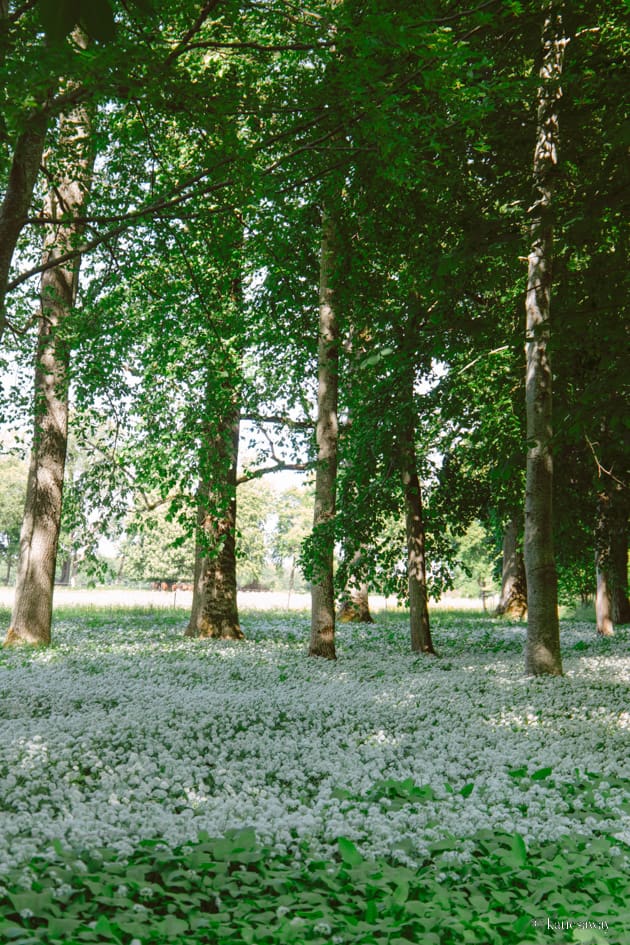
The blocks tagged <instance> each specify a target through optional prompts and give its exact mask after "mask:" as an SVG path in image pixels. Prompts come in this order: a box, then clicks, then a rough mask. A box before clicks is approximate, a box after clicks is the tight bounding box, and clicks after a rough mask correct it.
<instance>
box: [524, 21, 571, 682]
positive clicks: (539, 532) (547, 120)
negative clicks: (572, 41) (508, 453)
mask: <svg viewBox="0 0 630 945" xmlns="http://www.w3.org/2000/svg"><path fill="white" fill-rule="evenodd" d="M565 45H566V38H565V33H564V27H563V21H562V6H561V4H558V3H552V4H551V5H550V7H549V10H548V13H547V15H546V17H545V23H544V28H543V35H542V65H541V67H540V86H539V90H538V122H537V140H536V147H535V151H534V195H535V200H534V203H533V205H532V208H531V210H530V214H531V240H532V244H531V250H530V253H529V257H528V273H527V295H526V303H525V305H526V315H527V318H526V347H525V350H526V361H527V379H526V400H525V402H526V408H527V443H528V450H527V479H526V487H525V571H526V576H527V610H528V623H527V649H526V660H525V666H526V672H527V673H529V674H532V675H536V676H538V675H541V674H552V675H561V673H562V659H561V656H560V627H559V622H558V589H557V577H556V567H555V561H554V552H553V516H552V495H553V457H552V448H553V447H552V435H553V427H552V400H551V397H552V373H551V364H550V359H549V339H550V335H551V322H550V317H551V311H550V305H551V287H552V260H553V212H554V205H553V192H554V182H555V177H556V174H557V166H558V144H559V117H558V109H559V103H560V98H561V95H562V89H561V86H560V80H561V77H562V67H563V60H564V51H565Z"/></svg>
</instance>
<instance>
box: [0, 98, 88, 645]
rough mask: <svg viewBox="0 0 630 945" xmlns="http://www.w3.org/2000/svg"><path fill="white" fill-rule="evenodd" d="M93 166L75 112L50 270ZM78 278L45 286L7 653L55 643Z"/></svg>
mask: <svg viewBox="0 0 630 945" xmlns="http://www.w3.org/2000/svg"><path fill="white" fill-rule="evenodd" d="M53 158H54V160H53ZM93 163H94V152H93V140H92V129H91V121H90V115H89V112H88V110H87V108H86V107H85V106H83V105H79V106H75V108H73V110H72V111H71V112H69V113H68V114H67V115H62V116H61V117H60V121H59V130H58V138H57V149H56V153H55V155H54V156H53V155H49V156H48V159H47V164H48V168H49V173H50V175H51V177H52V179H53V180H54V182H55V185H54V186H51V189H50V191H49V193H48V196H47V198H46V206H45V212H46V215H47V216H49V217H51V218H52V219H62V218H64V222H63V223H59V224H55V225H50V226H48V228H47V232H46V236H45V240H44V261H45V262H51V261H54V260H55V259H56V258H58V257H59V256H61V255H62V254H63V253H66V252H67V251H68V250H69V249H70V248H71V247H72V246H73V245H74V242H75V241H76V239H77V236H78V235H80V232H81V227H80V226H79V225H76V224H73V223H72V217H77V218H78V217H81V216H83V214H84V210H85V206H86V203H87V199H88V195H89V190H90V186H91V178H92V168H93ZM78 278H79V259H78V258H77V259H76V260H75V261H74V262H71V263H64V264H63V265H59V266H55V267H54V268H50V269H47V270H45V271H44V272H43V274H42V278H41V285H40V305H41V310H40V321H39V332H38V340H37V351H36V362H35V398H34V429H33V446H32V450H31V460H30V467H29V474H28V483H27V491H26V501H25V509H24V520H23V524H22V531H21V535H20V552H19V562H18V571H17V583H16V590H15V601H14V605H13V613H12V616H11V626H10V628H9V631H8V633H7V636H6V639H5V645H11V644H34V645H46V644H48V643H50V634H51V618H52V599H53V588H54V580H55V566H56V561H57V547H58V542H59V529H60V525H61V511H62V495H63V477H64V468H65V459H66V447H67V440H68V364H69V347H68V343H67V340H66V338H65V335H64V327H65V323H66V322H67V320H68V317H69V315H70V313H71V311H72V307H73V305H74V300H75V296H76V291H77V286H78Z"/></svg>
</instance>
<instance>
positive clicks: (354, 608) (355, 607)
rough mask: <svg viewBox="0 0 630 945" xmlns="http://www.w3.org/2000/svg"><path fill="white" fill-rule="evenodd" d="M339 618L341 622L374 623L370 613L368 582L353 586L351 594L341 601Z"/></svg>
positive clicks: (338, 612)
mask: <svg viewBox="0 0 630 945" xmlns="http://www.w3.org/2000/svg"><path fill="white" fill-rule="evenodd" d="M337 619H338V620H339V621H340V622H341V623H374V618H373V617H372V614H371V613H370V599H369V595H368V587H367V584H360V585H359V587H357V588H352V590H351V591H350V593H349V595H348V596H347V597H346V598H345V600H342V602H341V605H340V607H339V609H338V611H337Z"/></svg>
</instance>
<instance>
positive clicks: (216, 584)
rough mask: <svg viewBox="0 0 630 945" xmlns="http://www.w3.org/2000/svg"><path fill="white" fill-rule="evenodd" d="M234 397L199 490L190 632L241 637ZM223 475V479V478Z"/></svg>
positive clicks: (214, 636)
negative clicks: (211, 469) (208, 475)
mask: <svg viewBox="0 0 630 945" xmlns="http://www.w3.org/2000/svg"><path fill="white" fill-rule="evenodd" d="M238 413H239V412H238V407H237V405H236V402H235V400H234V401H233V403H232V408H231V411H230V412H228V413H226V414H225V415H224V417H223V419H222V422H221V424H220V427H219V430H218V432H217V434H216V436H215V437H213V438H212V442H211V444H210V455H211V457H212V460H211V463H212V467H214V470H215V471H214V473H213V475H212V477H211V478H212V482H211V483H210V479H209V478H206V483H205V485H203V486H202V488H201V489H200V494H199V509H198V533H197V541H196V546H195V577H194V585H193V602H192V609H191V614H190V621H189V623H188V627H187V629H186V636H188V637H203V638H209V637H211V638H214V639H223V640H242V639H243V633H242V631H241V628H240V624H239V619H238V605H237V600H236V474H237V463H238V438H239V420H238ZM219 477H221V479H222V481H221V482H219Z"/></svg>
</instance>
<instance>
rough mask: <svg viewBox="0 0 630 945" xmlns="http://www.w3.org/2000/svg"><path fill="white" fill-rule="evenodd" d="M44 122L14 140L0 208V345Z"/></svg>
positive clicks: (33, 122) (33, 123) (39, 157)
mask: <svg viewBox="0 0 630 945" xmlns="http://www.w3.org/2000/svg"><path fill="white" fill-rule="evenodd" d="M46 126H47V119H46V117H45V116H42V115H38V116H36V117H34V118H32V119H31V120H30V121H29V123H28V125H27V126H26V128H25V129H24V130H23V131H22V133H21V134H20V136H19V137H18V139H17V142H16V145H15V150H14V152H13V160H12V162H11V170H10V172H9V179H8V181H7V189H6V191H5V194H4V199H3V201H2V205H1V206H0V341H1V340H2V336H3V334H4V329H5V328H6V315H5V308H4V301H5V295H6V291H7V283H8V280H9V271H10V269H11V262H12V260H13V253H14V251H15V246H16V244H17V241H18V237H19V235H20V233H21V231H22V227H23V226H24V223H25V222H26V218H27V216H28V211H29V208H30V205H31V200H32V198H33V189H34V187H35V181H36V179H37V175H38V173H39V168H40V165H41V163H42V154H43V150H44V139H45V137H46Z"/></svg>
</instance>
